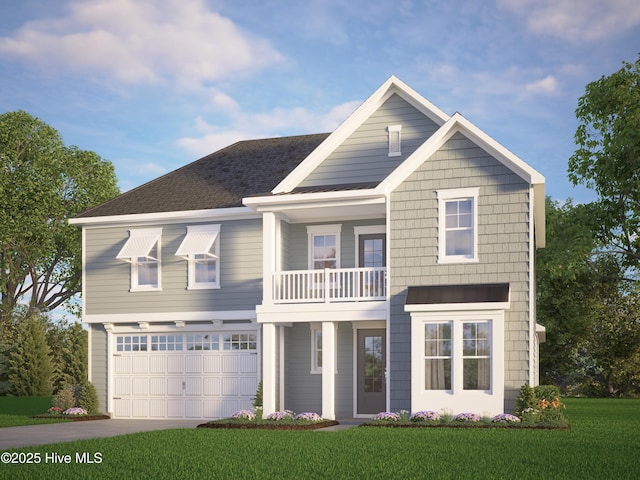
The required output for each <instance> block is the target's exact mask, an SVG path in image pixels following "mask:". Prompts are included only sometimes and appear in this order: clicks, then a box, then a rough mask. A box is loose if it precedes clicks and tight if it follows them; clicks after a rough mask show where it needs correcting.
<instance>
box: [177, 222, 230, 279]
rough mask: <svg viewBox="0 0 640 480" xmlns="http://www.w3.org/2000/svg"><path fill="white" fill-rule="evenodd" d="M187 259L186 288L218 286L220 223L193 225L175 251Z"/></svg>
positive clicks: (189, 227) (188, 228)
mask: <svg viewBox="0 0 640 480" xmlns="http://www.w3.org/2000/svg"><path fill="white" fill-rule="evenodd" d="M176 256H178V257H182V258H184V259H185V260H187V265H188V266H187V269H188V287H187V288H188V289H189V290H194V289H204V288H220V225H193V226H188V227H187V234H186V236H185V237H184V240H183V241H182V243H181V244H180V247H178V250H177V251H176Z"/></svg>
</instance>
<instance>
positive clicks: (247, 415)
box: [231, 410, 256, 420]
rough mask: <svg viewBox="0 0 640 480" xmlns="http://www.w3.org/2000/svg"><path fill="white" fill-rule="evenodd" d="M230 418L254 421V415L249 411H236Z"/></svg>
mask: <svg viewBox="0 0 640 480" xmlns="http://www.w3.org/2000/svg"><path fill="white" fill-rule="evenodd" d="M231 418H235V419H237V420H255V419H256V414H255V413H253V412H251V411H249V410H238V411H237V412H235V413H234V414H233V415H231Z"/></svg>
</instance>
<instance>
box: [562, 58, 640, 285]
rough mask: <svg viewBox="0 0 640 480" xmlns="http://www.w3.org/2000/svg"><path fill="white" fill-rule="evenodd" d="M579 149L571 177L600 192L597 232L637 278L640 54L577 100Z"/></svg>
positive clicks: (639, 258)
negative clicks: (632, 61) (635, 59)
mask: <svg viewBox="0 0 640 480" xmlns="http://www.w3.org/2000/svg"><path fill="white" fill-rule="evenodd" d="M576 116H577V118H578V120H579V122H580V124H579V126H578V128H577V131H576V133H575V141H576V145H577V147H578V148H577V149H576V151H575V153H574V154H573V155H572V157H571V158H570V159H569V178H570V179H571V181H572V182H573V183H574V184H575V185H577V184H584V185H585V186H587V187H588V188H592V189H594V190H595V191H596V193H597V194H598V201H597V202H596V203H594V205H593V215H594V219H595V220H596V222H595V223H594V225H595V226H596V230H595V232H596V234H597V237H598V239H599V241H600V242H601V243H602V245H603V246H605V247H606V248H605V249H604V250H603V251H606V252H611V253H614V254H616V255H620V256H621V258H622V261H623V264H624V266H625V267H626V269H625V273H626V274H627V275H628V276H631V277H632V278H633V279H638V274H639V265H640V234H639V232H640V58H639V59H638V60H637V61H636V62H635V63H627V62H623V67H622V68H621V69H620V70H618V71H617V72H615V73H613V74H611V75H610V76H608V77H605V76H603V77H601V78H600V79H599V80H597V81H594V82H591V83H589V84H588V85H587V87H586V90H585V94H584V96H582V97H581V98H580V100H579V102H578V108H577V109H576Z"/></svg>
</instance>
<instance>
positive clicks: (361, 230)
mask: <svg viewBox="0 0 640 480" xmlns="http://www.w3.org/2000/svg"><path fill="white" fill-rule="evenodd" d="M353 234H354V236H355V243H356V245H355V249H356V256H355V264H356V265H358V264H359V263H360V235H376V234H381V235H385V237H386V235H387V229H386V227H385V225H366V226H363V227H353ZM386 243H387V242H386V239H385V245H386ZM385 250H386V249H385ZM384 254H385V255H387V252H386V251H385V252H384ZM388 258H389V257H388V256H387V257H385V260H387V259H388ZM385 263H386V262H385Z"/></svg>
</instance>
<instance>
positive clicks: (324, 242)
mask: <svg viewBox="0 0 640 480" xmlns="http://www.w3.org/2000/svg"><path fill="white" fill-rule="evenodd" d="M341 230H342V226H341V225H313V226H308V227H307V234H308V236H309V269H310V270H319V269H324V268H340V232H341Z"/></svg>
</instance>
